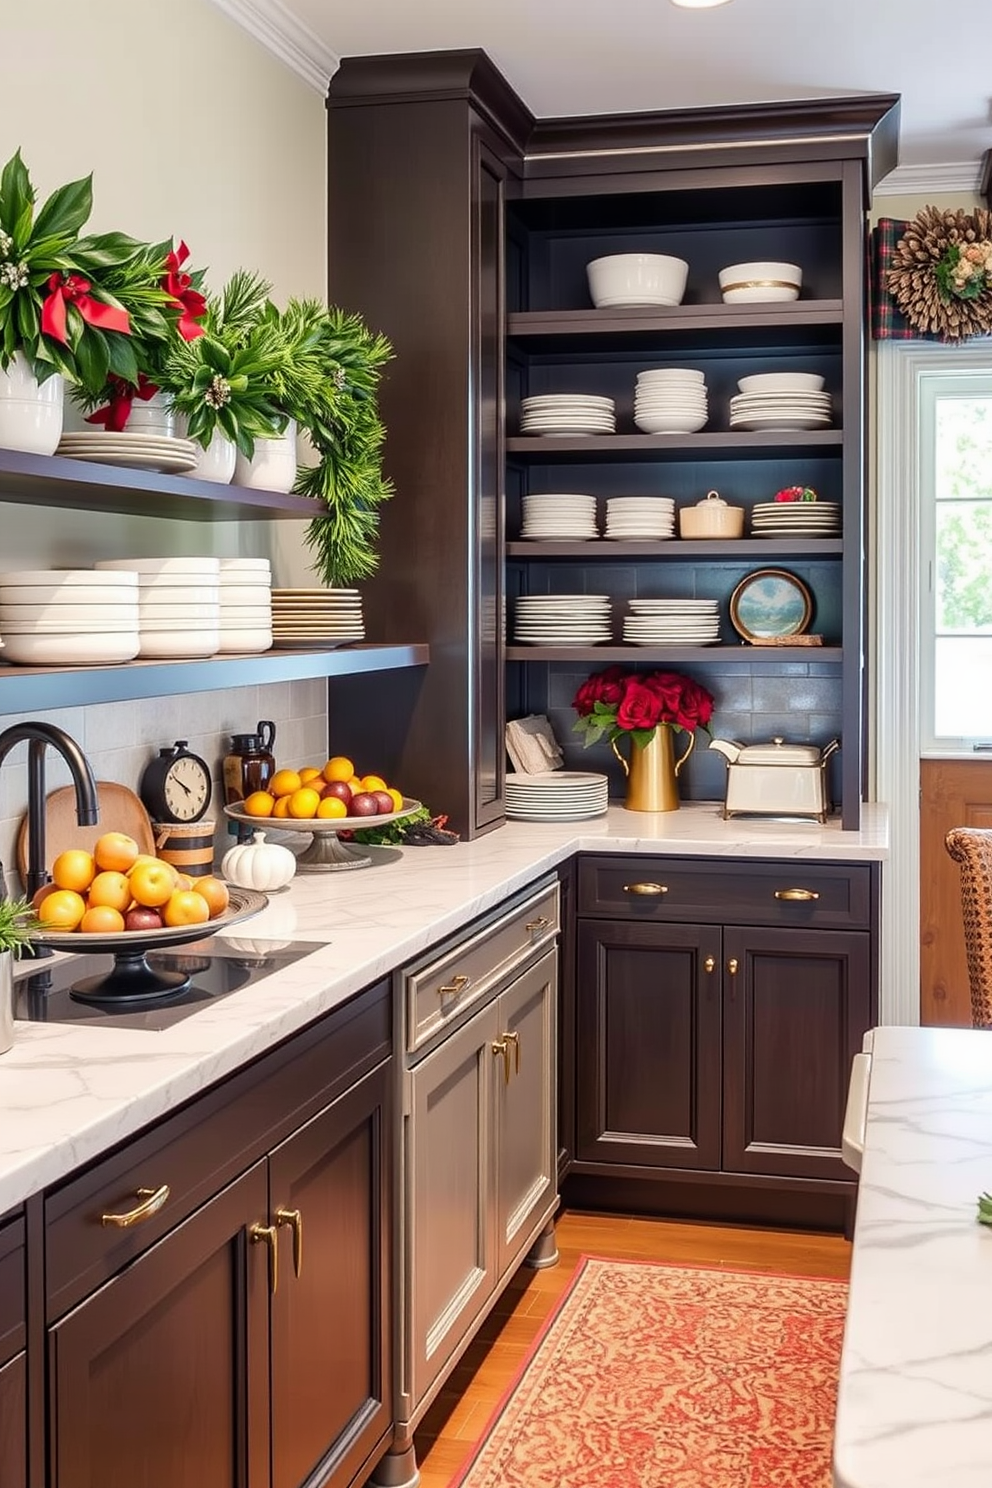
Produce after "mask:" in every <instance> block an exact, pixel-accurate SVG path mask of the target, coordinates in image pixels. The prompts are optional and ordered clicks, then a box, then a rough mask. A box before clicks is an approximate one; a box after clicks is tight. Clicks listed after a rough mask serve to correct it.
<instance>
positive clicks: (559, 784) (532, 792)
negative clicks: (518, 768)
mask: <svg viewBox="0 0 992 1488" xmlns="http://www.w3.org/2000/svg"><path fill="white" fill-rule="evenodd" d="M608 790H609V781H608V779H607V777H606V776H605V775H599V774H596V773H594V772H593V771H591V770H542V771H540V772H539V773H537V774H534V775H522V774H518V775H514V774H510V775H507V777H506V796H505V800H506V814H507V816H508V817H509V818H510V820H511V821H588V819H589V818H590V817H591V816H602V815H603V814H604V813H605V811H606V809H607V807H608V806H609V799H608V795H607V792H608Z"/></svg>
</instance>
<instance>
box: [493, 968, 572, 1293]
mask: <svg viewBox="0 0 992 1488" xmlns="http://www.w3.org/2000/svg"><path fill="white" fill-rule="evenodd" d="M557 998H558V956H557V953H556V952H554V951H552V952H551V953H550V954H549V955H547V956H543V957H542V958H541V960H540V961H539V962H538V963H537V965H536V966H532V967H531V969H530V971H527V972H525V973H524V974H523V976H521V977H518V978H517V980H516V981H515V982H514V983H513V985H512V986H510V987H508V988H507V990H506V991H505V992H504V993H502V994H501V996H500V999H499V1021H500V1034H501V1035H504V1036H505V1035H506V1034H510V1035H512V1036H513V1040H512V1043H511V1047H510V1049H509V1051H508V1052H509V1059H508V1062H507V1064H506V1069H507V1070H508V1071H509V1079H506V1078H505V1077H504V1067H503V1064H502V1062H497V1064H496V1066H495V1075H496V1087H497V1106H496V1112H497V1114H496V1150H497V1152H498V1154H499V1156H498V1160H497V1176H496V1189H497V1201H496V1213H497V1232H498V1237H499V1238H498V1246H499V1253H498V1258H497V1263H496V1264H497V1271H498V1274H499V1275H500V1276H503V1275H504V1274H505V1273H506V1271H507V1270H508V1269H509V1267H511V1266H512V1265H514V1264H515V1263H516V1261H517V1260H519V1258H520V1256H521V1253H522V1251H523V1249H524V1248H525V1246H526V1245H527V1244H528V1243H529V1240H530V1236H531V1234H532V1232H533V1230H534V1228H535V1226H536V1225H538V1222H539V1221H540V1223H542V1224H543V1222H544V1220H545V1219H546V1217H547V1212H548V1210H549V1209H553V1207H554V1204H555V1196H556V1191H557V1184H556V1181H555V1175H556V1170H557V1137H556V1131H555V1127H556V1122H555V1106H556V1100H555V1069H556V1066H557V1039H556V1023H557V1016H556V1014H557ZM514 1046H515V1047H514ZM518 1051H519V1056H520V1058H519V1067H518V1064H517V1058H516V1055H517V1052H518Z"/></svg>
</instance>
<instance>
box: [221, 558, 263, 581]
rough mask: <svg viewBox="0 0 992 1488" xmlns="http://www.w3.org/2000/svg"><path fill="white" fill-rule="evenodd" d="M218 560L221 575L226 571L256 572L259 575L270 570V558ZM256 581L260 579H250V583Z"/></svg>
mask: <svg viewBox="0 0 992 1488" xmlns="http://www.w3.org/2000/svg"><path fill="white" fill-rule="evenodd" d="M219 562H220V571H221V575H222V576H223V575H224V574H228V573H256V574H259V575H260V576H261V575H262V574H271V572H272V560H271V559H270V558H221V559H220V560H219ZM256 582H260V580H254V579H253V580H252V583H256Z"/></svg>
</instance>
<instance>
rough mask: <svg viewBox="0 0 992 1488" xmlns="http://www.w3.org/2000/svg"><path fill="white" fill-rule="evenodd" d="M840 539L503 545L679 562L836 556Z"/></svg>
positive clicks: (576, 558)
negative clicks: (703, 559) (708, 559)
mask: <svg viewBox="0 0 992 1488" xmlns="http://www.w3.org/2000/svg"><path fill="white" fill-rule="evenodd" d="M843 552H844V543H843V541H842V539H841V538H839V537H818V538H805V539H797V538H788V537H741V538H735V539H733V540H730V539H726V540H724V539H718V538H711V539H709V540H706V541H703V540H689V539H688V538H682V537H676V538H671V539H668V540H659V541H655V542H651V541H649V540H646V539H645V540H643V541H640V542H612V541H610V542H607V541H605V540H597V539H592V540H591V541H589V542H530V541H526V542H525V541H522V540H520V539H516V540H513V541H510V542H508V543H507V545H506V556H507V558H520V559H524V560H529V561H531V562H535V561H536V562H538V563H540V562H543V561H544V560H545V559H551V558H568V559H571V560H572V562H573V563H575V562H578V563H584V562H590V561H595V562H598V561H599V560H600V559H606V560H609V559H614V558H649V559H650V560H651V561H652V562H657V561H659V560H662V561H664V560H669V561H671V562H675V563H681V562H682V561H683V560H684V559H686V558H712V559H716V560H717V561H721V560H724V559H725V560H727V561H728V562H731V561H733V560H734V559H738V558H761V557H766V558H840V557H842V556H843Z"/></svg>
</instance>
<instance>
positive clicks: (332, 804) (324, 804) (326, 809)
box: [317, 796, 348, 821]
mask: <svg viewBox="0 0 992 1488" xmlns="http://www.w3.org/2000/svg"><path fill="white" fill-rule="evenodd" d="M317 815H318V817H319V818H320V819H321V820H322V821H327V820H328V819H329V818H333V817H340V816H347V815H348V808H347V806H346V805H345V804H344V802H343V801H342V799H341V797H340V796H321V798H320V805H319V806H318V807H317Z"/></svg>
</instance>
